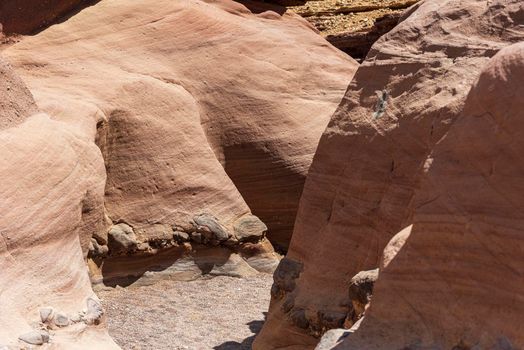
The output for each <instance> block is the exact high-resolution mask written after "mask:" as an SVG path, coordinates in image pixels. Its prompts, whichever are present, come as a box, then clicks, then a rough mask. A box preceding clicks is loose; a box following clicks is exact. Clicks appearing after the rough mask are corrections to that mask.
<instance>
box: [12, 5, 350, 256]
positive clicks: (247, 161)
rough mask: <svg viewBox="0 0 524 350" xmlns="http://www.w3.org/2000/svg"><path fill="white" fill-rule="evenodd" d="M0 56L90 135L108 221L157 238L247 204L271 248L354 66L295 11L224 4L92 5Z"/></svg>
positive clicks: (230, 219) (229, 216) (242, 211)
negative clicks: (102, 169)
mask: <svg viewBox="0 0 524 350" xmlns="http://www.w3.org/2000/svg"><path fill="white" fill-rule="evenodd" d="M259 12H260V11H259ZM6 56H8V58H9V59H10V60H11V61H12V62H13V64H14V65H15V66H17V68H18V70H19V71H20V74H21V75H22V76H23V77H24V79H25V80H26V81H27V82H28V85H29V86H30V88H31V90H32V91H33V93H34V95H35V98H36V100H37V103H38V104H39V105H40V106H41V107H42V108H43V109H44V110H46V111H49V112H51V113H52V114H53V115H56V117H57V118H60V119H68V120H69V121H70V122H71V123H74V124H76V126H77V127H78V129H79V132H82V133H84V134H86V135H89V136H90V137H91V138H93V137H94V135H95V131H96V134H97V143H98V144H99V145H100V148H101V149H102V153H103V155H104V158H105V162H106V168H107V175H108V181H107V186H106V199H105V201H106V209H107V214H108V216H109V218H110V219H111V221H112V222H114V223H118V222H125V223H127V224H129V225H131V226H132V227H133V228H134V229H135V231H137V232H136V233H137V235H138V239H139V240H142V241H145V240H147V239H159V240H161V239H165V238H166V237H165V236H166V235H168V236H171V235H172V231H173V228H174V227H175V228H176V229H180V230H184V229H186V231H187V230H189V231H191V230H192V228H191V227H188V225H189V226H191V225H190V221H192V220H193V219H194V217H195V216H196V215H199V214H202V213H209V214H210V215H214V216H215V217H216V218H218V219H219V220H220V222H221V223H222V224H223V225H225V226H227V227H228V228H229V231H230V232H232V231H233V227H232V226H233V225H234V222H235V220H238V219H239V218H240V217H242V216H243V215H246V214H248V213H249V212H250V211H252V212H253V213H254V214H255V215H257V216H258V217H259V218H260V219H261V220H262V221H263V222H264V223H265V224H266V225H267V226H268V236H269V238H270V239H271V240H272V241H273V242H274V243H276V244H277V245H278V246H281V247H283V248H286V247H287V244H288V242H289V239H290V235H291V231H292V226H293V222H294V219H295V214H296V210H297V207H298V200H299V197H300V194H301V191H302V186H303V183H304V181H305V176H306V173H307V170H308V168H309V164H310V162H311V159H312V156H313V153H314V151H315V148H316V145H317V142H318V139H319V137H320V134H321V132H322V131H321V130H322V129H323V128H324V127H325V125H326V123H327V120H328V118H329V115H330V113H332V112H333V110H334V108H335V107H336V105H337V104H338V102H339V101H340V98H341V96H342V94H343V91H344V90H345V88H346V87H347V85H348V83H349V81H350V79H351V77H352V74H353V72H354V70H355V68H356V63H355V62H354V61H352V60H351V59H349V58H347V56H345V55H343V54H342V53H339V52H337V51H336V49H334V48H333V47H331V46H330V45H328V44H326V42H325V41H324V40H323V39H322V38H320V37H319V36H318V35H317V34H316V33H315V32H314V31H313V30H311V29H310V26H309V24H308V23H307V22H306V21H305V20H302V19H300V18H299V17H298V16H296V15H291V14H284V15H279V14H277V13H275V12H272V11H265V12H260V13H259V14H257V15H254V14H252V13H251V12H250V11H249V10H248V9H246V7H244V6H243V5H240V4H237V3H235V2H232V1H213V2H210V3H208V2H201V1H193V0H191V1H189V0H188V1H180V2H172V1H167V0H166V1H165V2H160V3H158V4H156V5H155V6H154V7H152V8H150V6H148V5H147V4H146V3H145V2H143V1H133V2H129V1H101V2H100V3H98V4H97V5H96V6H92V7H89V8H86V9H84V10H83V11H82V12H80V13H79V14H78V15H76V16H74V17H72V18H71V19H69V20H68V21H67V22H65V23H62V24H58V25H54V26H52V27H51V28H49V29H48V30H46V31H44V32H42V33H40V34H39V35H37V36H34V37H30V38H29V37H28V38H26V39H25V40H23V41H22V42H21V43H19V44H18V45H14V46H13V47H11V48H9V49H8V50H7V51H6ZM95 126H96V128H95ZM104 241H105V237H102V238H101V240H100V242H99V243H104Z"/></svg>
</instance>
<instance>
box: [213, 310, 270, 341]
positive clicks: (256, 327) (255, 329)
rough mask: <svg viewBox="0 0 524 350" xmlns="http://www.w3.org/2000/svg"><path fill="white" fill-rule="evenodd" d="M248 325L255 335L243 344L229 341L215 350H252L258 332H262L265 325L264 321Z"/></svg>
mask: <svg viewBox="0 0 524 350" xmlns="http://www.w3.org/2000/svg"><path fill="white" fill-rule="evenodd" d="M265 315H266V313H264V316H265ZM247 325H248V327H249V329H250V330H251V332H253V335H251V336H250V337H247V338H246V339H244V340H242V343H239V342H236V341H227V342H225V343H222V344H220V345H217V346H215V347H214V348H213V349H214V350H251V345H252V344H253V341H254V340H255V337H256V336H257V334H258V332H260V330H261V329H262V326H263V325H264V320H256V321H251V322H249V323H247Z"/></svg>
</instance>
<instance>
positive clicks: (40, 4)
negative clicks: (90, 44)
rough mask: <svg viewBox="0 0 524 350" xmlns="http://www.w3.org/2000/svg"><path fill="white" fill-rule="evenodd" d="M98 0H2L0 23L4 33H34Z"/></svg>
mask: <svg viewBox="0 0 524 350" xmlns="http://www.w3.org/2000/svg"><path fill="white" fill-rule="evenodd" d="M99 1H100V0H46V1H39V0H3V1H2V2H1V3H0V24H1V25H2V27H3V31H4V32H5V33H6V34H36V33H38V32H39V31H42V30H44V29H45V28H47V27H49V26H51V25H53V24H56V23H60V22H63V21H66V20H67V19H68V18H70V17H72V16H74V15H76V14H77V13H78V12H80V11H82V10H83V9H84V8H86V7H89V6H93V5H95V4H96V3H98V2H99Z"/></svg>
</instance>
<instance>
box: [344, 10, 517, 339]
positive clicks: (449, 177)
mask: <svg viewBox="0 0 524 350" xmlns="http://www.w3.org/2000/svg"><path fill="white" fill-rule="evenodd" d="M522 10H524V9H521V11H520V13H521V14H522V13H524V12H523V11H522ZM519 18H520V19H521V21H520V23H521V24H524V21H523V19H524V18H523V17H522V16H521V17H519ZM522 77H524V44H522V43H520V44H516V45H513V46H510V47H508V48H505V49H503V50H502V51H501V52H500V53H498V54H497V55H496V56H495V57H494V58H493V59H492V60H491V61H490V62H489V63H488V64H487V65H486V66H485V68H484V69H483V71H482V73H481V74H480V77H479V79H478V81H476V83H475V84H474V85H473V88H472V89H471V92H470V93H469V95H468V98H467V100H466V103H465V106H464V109H463V111H460V112H459V113H458V118H457V119H456V121H455V123H454V124H453V126H452V127H451V129H450V131H449V132H448V133H447V134H446V136H445V137H444V138H443V139H442V140H441V141H440V142H439V143H438V145H437V146H436V147H435V149H434V150H433V151H432V152H431V154H430V155H429V157H428V158H427V159H426V162H425V166H424V177H423V181H422V185H421V189H420V190H419V191H418V192H417V195H416V197H415V199H414V205H413V206H414V217H413V226H412V228H411V230H410V233H409V235H408V236H407V238H406V237H405V238H403V239H402V241H404V244H403V245H402V248H401V249H399V250H398V251H397V253H396V255H395V256H394V258H393V259H389V261H386V264H385V266H384V267H383V268H382V269H381V276H380V278H379V282H378V283H377V289H376V290H375V296H374V297H373V302H372V307H371V309H370V310H369V312H368V313H367V314H366V319H365V320H364V322H363V323H362V325H361V327H360V329H359V330H358V331H357V332H356V333H355V334H352V335H351V336H349V337H348V338H347V339H346V340H345V341H344V342H343V343H342V344H341V345H340V346H339V347H337V348H336V349H362V348H366V349H391V348H401V347H408V348H410V349H429V348H432V349H475V348H479V349H519V348H522V347H523V346H524V328H523V326H522V320H523V315H524V310H522V305H523V304H522V300H523V299H524V292H523V291H524V280H523V279H522V278H521V274H522V270H523V268H524V265H523V261H524V252H523V250H522V241H523V239H524V231H523V229H522V227H523V223H524V216H523V215H522V213H521V211H520V210H517V209H516V208H518V207H519V205H520V204H522V203H524V196H523V192H522V191H521V190H520V187H521V186H522V185H521V181H520V180H519V178H520V176H521V174H522V170H523V164H524V158H523V156H522V148H523V146H524V145H523V144H522V143H523V140H524V138H523V134H524V119H523V117H524V114H523V111H524V102H523V100H522V99H521V98H520V97H521V96H523V95H524V88H523V86H522V83H521V81H522ZM390 246H391V245H390ZM414 262H416V263H414ZM442 305H446V308H445V309H443V308H442V307H441V306H442Z"/></svg>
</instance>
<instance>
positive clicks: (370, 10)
mask: <svg viewBox="0 0 524 350" xmlns="http://www.w3.org/2000/svg"><path fill="white" fill-rule="evenodd" d="M292 1H293V0H291V2H286V3H284V5H288V6H289V5H291V6H289V9H290V10H291V11H293V12H296V13H298V14H299V15H301V16H303V17H304V18H306V19H307V20H308V21H309V22H311V23H312V24H313V25H314V26H315V27H316V28H317V29H318V30H319V31H320V33H321V34H322V35H323V36H324V37H325V38H326V40H328V41H329V42H330V43H331V44H333V45H334V46H335V47H338V48H339V49H341V50H343V51H345V52H346V53H348V54H349V55H351V57H353V58H356V59H364V58H365V57H366V54H367V53H368V51H369V49H370V48H371V45H373V43H374V42H375V41H377V39H378V38H379V37H380V36H382V35H384V34H385V33H387V32H389V31H390V30H391V29H393V28H394V27H395V26H396V25H397V23H398V21H399V18H400V16H401V14H402V12H403V11H404V10H405V9H407V8H408V7H409V6H411V5H413V4H415V3H417V2H418V0H310V1H302V2H299V1H296V2H294V3H293V2H292ZM272 2H276V3H279V2H281V1H279V0H272Z"/></svg>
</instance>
